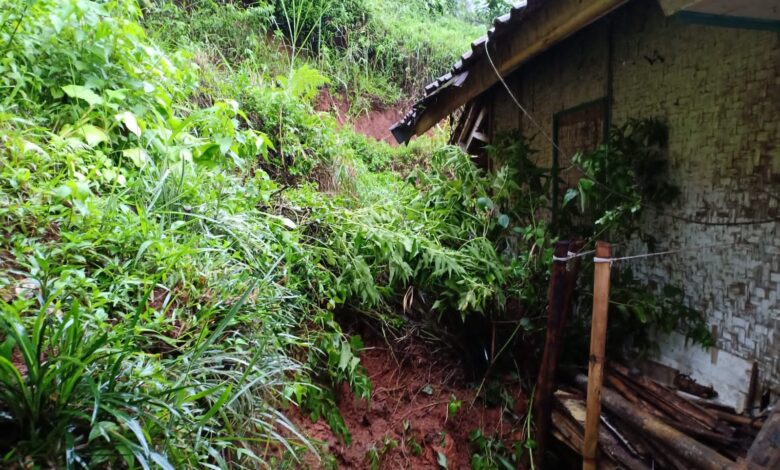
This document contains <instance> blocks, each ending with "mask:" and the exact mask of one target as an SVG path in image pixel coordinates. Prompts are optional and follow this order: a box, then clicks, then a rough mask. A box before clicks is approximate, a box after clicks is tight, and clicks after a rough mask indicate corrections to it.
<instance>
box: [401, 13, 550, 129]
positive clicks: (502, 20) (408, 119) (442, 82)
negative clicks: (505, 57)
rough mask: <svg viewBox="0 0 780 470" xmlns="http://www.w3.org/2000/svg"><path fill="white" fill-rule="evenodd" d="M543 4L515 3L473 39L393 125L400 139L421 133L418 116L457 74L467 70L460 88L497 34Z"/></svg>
mask: <svg viewBox="0 0 780 470" xmlns="http://www.w3.org/2000/svg"><path fill="white" fill-rule="evenodd" d="M542 3H543V2H541V1H540V0H528V1H526V2H524V3H523V4H521V5H517V6H513V7H512V8H511V10H510V11H509V13H507V14H505V15H502V16H499V17H497V18H496V19H494V20H493V23H492V25H491V27H490V29H488V32H487V34H485V35H483V36H480V37H479V38H477V39H475V40H474V41H472V43H471V49H469V50H468V51H466V52H465V53H463V54H462V55H461V57H460V59H458V61H457V62H456V63H455V64H454V65H453V66H452V68H451V69H450V71H449V72H447V73H445V74H444V75H442V76H440V77H438V78H436V79H434V80H433V81H432V82H431V83H429V84H428V85H426V86H425V96H424V97H423V98H421V99H419V100H418V101H417V102H416V103H415V104H413V105H412V109H410V110H409V112H407V113H406V115H405V116H404V117H403V118H402V119H401V120H400V121H398V122H396V123H395V124H393V126H392V127H391V128H390V132H391V133H392V134H393V137H394V138H395V140H396V142H398V143H399V144H406V143H408V142H409V141H410V140H411V139H412V137H415V136H416V135H419V134H418V133H417V132H416V129H415V127H416V126H415V124H416V123H417V121H418V116H419V115H421V114H422V113H424V111H425V109H426V108H427V105H428V104H430V103H431V102H432V101H435V99H436V95H437V94H438V93H440V92H441V91H442V90H444V89H445V88H447V87H449V86H450V85H452V84H453V81H452V78H453V76H460V75H462V74H464V72H465V74H464V76H463V79H462V80H460V82H459V83H458V84H457V85H456V86H458V87H460V86H462V85H463V82H464V81H465V78H466V77H467V76H468V67H469V66H470V65H471V64H472V63H473V62H475V61H476V60H477V59H478V58H480V57H482V55H484V52H485V44H487V42H488V40H489V39H490V40H493V39H494V38H496V37H497V36H499V35H502V34H504V33H506V32H508V31H509V29H508V26H509V25H510V24H512V23H514V22H518V21H519V20H520V19H521V17H522V16H525V14H526V13H527V12H528V11H529V10H535V9H537V8H538V7H539V6H540V5H541V4H542ZM426 131H427V129H426Z"/></svg>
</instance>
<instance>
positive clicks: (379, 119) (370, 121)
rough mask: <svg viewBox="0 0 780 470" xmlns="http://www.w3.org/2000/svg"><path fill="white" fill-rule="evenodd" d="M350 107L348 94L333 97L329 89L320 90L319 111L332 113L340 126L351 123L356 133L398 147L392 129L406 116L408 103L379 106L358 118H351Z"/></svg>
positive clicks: (318, 98) (316, 105) (317, 107)
mask: <svg viewBox="0 0 780 470" xmlns="http://www.w3.org/2000/svg"><path fill="white" fill-rule="evenodd" d="M350 106H351V104H350V102H349V98H348V97H347V95H346V94H344V93H343V92H341V93H338V94H335V95H332V94H331V92H330V90H329V89H328V88H327V87H325V88H322V89H321V90H320V94H319V96H318V97H317V100H316V103H315V107H316V109H317V110H318V111H328V112H331V113H332V114H333V115H334V116H335V117H336V119H337V120H338V122H339V124H341V125H344V124H345V123H347V122H349V123H350V124H351V125H352V127H353V128H354V129H355V131H357V132H359V133H361V134H363V135H367V136H369V137H373V138H375V139H376V140H383V141H385V142H387V143H389V144H392V145H397V143H396V141H395V139H394V138H393V135H392V134H391V133H390V128H391V127H392V126H393V124H395V123H396V122H398V121H400V120H401V118H402V117H403V116H404V113H406V111H407V110H408V107H409V106H408V103H405V102H400V103H396V104H395V105H393V106H389V107H381V106H377V107H374V109H372V110H371V112H369V113H362V114H360V116H358V117H356V118H350V117H349V110H350Z"/></svg>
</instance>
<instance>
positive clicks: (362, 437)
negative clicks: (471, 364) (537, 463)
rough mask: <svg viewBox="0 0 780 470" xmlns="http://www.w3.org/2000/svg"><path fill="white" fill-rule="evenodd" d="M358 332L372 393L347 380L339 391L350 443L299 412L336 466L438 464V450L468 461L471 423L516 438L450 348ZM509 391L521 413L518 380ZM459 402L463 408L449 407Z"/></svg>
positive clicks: (462, 464)
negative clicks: (360, 392)
mask: <svg viewBox="0 0 780 470" xmlns="http://www.w3.org/2000/svg"><path fill="white" fill-rule="evenodd" d="M361 334H362V336H363V339H364V341H365V344H366V347H365V349H364V351H363V353H362V354H361V362H362V364H363V366H364V367H365V369H366V372H367V374H368V376H369V377H370V378H371V382H372V386H373V389H372V390H373V391H372V395H371V400H370V401H364V400H363V401H358V400H356V399H355V398H354V396H353V394H352V393H351V392H350V391H349V389H348V388H346V387H344V388H342V389H341V390H339V391H338V400H339V408H340V411H341V413H342V415H343V417H344V420H345V421H346V424H347V426H348V427H349V429H350V432H351V434H352V445H350V446H346V445H345V444H344V442H343V440H341V439H338V438H336V437H335V436H334V435H333V433H331V431H330V428H329V427H328V425H327V424H326V423H325V422H323V421H319V422H317V423H312V422H311V421H310V420H308V419H307V418H305V417H303V416H300V415H298V416H297V421H298V424H299V425H300V426H301V428H302V431H303V433H304V434H305V435H306V436H308V437H310V438H312V439H317V440H320V441H323V442H324V443H325V445H326V447H325V448H326V451H327V452H328V453H330V454H331V455H333V456H334V457H335V459H336V462H335V463H336V464H337V465H338V468H343V469H364V468H386V469H399V468H406V469H423V468H437V467H439V463H438V461H440V459H441V456H440V455H439V454H442V455H443V456H444V457H446V462H447V467H448V468H470V460H471V455H472V445H471V444H470V439H469V435H470V434H471V433H472V431H475V430H477V429H481V430H482V433H483V434H484V435H495V436H500V438H502V439H503V440H505V441H510V440H517V441H519V440H521V439H520V436H515V435H513V426H512V424H511V423H510V422H509V421H510V420H512V418H511V414H510V413H502V408H501V407H500V406H495V407H490V406H486V404H485V403H484V402H483V400H482V399H481V398H480V397H478V398H476V399H475V397H476V396H477V388H478V385H479V384H478V383H473V382H470V381H468V380H466V374H465V371H464V368H463V366H462V363H461V361H460V359H459V358H458V356H457V355H456V354H455V353H454V352H453V351H451V350H450V349H449V348H447V347H445V346H441V345H434V344H431V343H427V342H424V341H422V340H421V339H419V338H418V337H416V336H412V335H409V336H406V337H404V338H402V339H401V340H400V341H394V340H390V341H387V340H385V339H384V338H382V337H381V336H379V335H377V334H374V333H371V332H370V331H369V332H366V331H363V332H361ZM507 391H508V393H510V394H511V395H512V398H514V407H513V413H512V414H514V415H515V416H523V414H524V413H525V407H526V400H525V397H524V396H523V395H522V392H521V391H520V387H519V384H518V385H517V386H514V387H511V388H509V389H508V390H507ZM481 395H482V394H480V396H481ZM456 402H460V404H461V406H460V409H458V410H457V411H456V412H455V413H454V414H451V413H449V411H448V410H449V409H450V404H451V403H456ZM455 406H457V405H455ZM515 427H517V424H516V423H515ZM315 466H316V465H315Z"/></svg>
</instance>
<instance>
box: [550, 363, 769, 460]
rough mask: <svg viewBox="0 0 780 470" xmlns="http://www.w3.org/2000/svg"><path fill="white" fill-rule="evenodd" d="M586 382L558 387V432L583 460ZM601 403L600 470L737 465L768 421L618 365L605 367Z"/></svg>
mask: <svg viewBox="0 0 780 470" xmlns="http://www.w3.org/2000/svg"><path fill="white" fill-rule="evenodd" d="M587 380H588V379H587V377H585V376H582V375H580V376H577V379H576V382H577V389H571V390H558V391H557V392H556V393H555V395H554V408H553V411H552V434H553V435H554V436H555V437H556V438H557V439H558V440H560V441H561V442H563V443H564V444H566V445H567V446H569V447H570V448H571V449H572V450H574V451H575V452H577V453H578V454H580V455H582V449H583V435H584V426H585V414H586V413H585V410H586V405H585V395H584V393H583V391H584V390H585V389H586V388H587ZM601 403H602V412H601V415H600V421H601V423H600V424H601V426H600V427H599V432H598V437H599V439H598V443H599V450H600V452H599V453H600V465H599V468H629V469H655V468H669V469H689V468H697V469H698V468H701V469H724V468H738V467H739V466H740V465H743V463H744V460H745V458H746V457H747V455H748V451H749V449H750V447H751V444H752V443H753V441H754V440H755V439H756V436H757V434H758V433H759V430H760V429H761V427H762V424H763V422H764V420H765V418H766V417H763V418H762V417H758V418H750V417H747V416H743V415H739V414H737V413H736V411H735V410H734V409H732V408H728V407H724V406H721V405H716V404H711V403H710V402H708V401H706V400H702V399H695V398H694V397H691V396H689V395H683V394H679V393H678V392H677V391H675V390H672V389H670V388H667V387H665V386H663V385H661V384H660V383H657V382H655V381H653V380H651V379H649V378H648V377H645V376H643V375H641V374H639V373H635V372H634V371H631V370H629V369H628V368H626V367H624V366H621V365H618V364H611V365H610V366H609V367H607V368H606V370H605V374H604V384H603V388H602V390H601ZM751 468H753V467H751Z"/></svg>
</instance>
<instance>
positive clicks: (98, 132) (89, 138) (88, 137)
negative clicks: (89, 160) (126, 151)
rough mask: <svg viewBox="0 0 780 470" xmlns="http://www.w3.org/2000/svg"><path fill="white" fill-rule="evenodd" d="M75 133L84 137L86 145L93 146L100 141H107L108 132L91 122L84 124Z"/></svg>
mask: <svg viewBox="0 0 780 470" xmlns="http://www.w3.org/2000/svg"><path fill="white" fill-rule="evenodd" d="M76 135H78V136H79V137H81V138H82V139H84V142H86V143H87V145H88V146H90V147H94V146H96V145H98V144H100V143H101V142H108V134H106V131H104V130H103V129H101V128H99V127H96V126H93V125H92V124H84V125H83V126H81V127H79V128H78V129H77V130H76Z"/></svg>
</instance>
